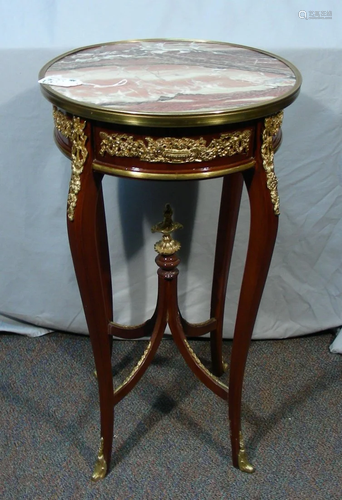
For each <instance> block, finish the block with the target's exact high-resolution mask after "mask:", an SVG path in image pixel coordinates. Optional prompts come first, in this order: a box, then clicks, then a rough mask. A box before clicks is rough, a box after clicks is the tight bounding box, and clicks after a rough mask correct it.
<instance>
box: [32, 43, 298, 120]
mask: <svg viewBox="0 0 342 500" xmlns="http://www.w3.org/2000/svg"><path fill="white" fill-rule="evenodd" d="M295 71H296V70H295V68H294V67H293V66H292V65H291V64H290V63H287V61H283V60H279V59H278V58H277V57H276V56H273V55H270V54H267V53H263V52H261V51H257V50H254V49H250V48H247V47H243V46H235V45H230V44H227V43H217V42H201V41H177V40H143V41H131V42H130V41H128V42H117V43H112V44H105V45H99V46H92V47H86V48H84V49H79V50H77V51H74V52H72V53H69V54H66V55H64V56H61V57H60V58H58V59H56V60H54V61H52V64H51V65H50V66H49V65H47V66H45V70H44V74H43V75H42V74H41V75H40V76H44V77H45V78H48V80H45V81H47V82H48V83H50V85H48V86H49V88H50V89H51V90H52V92H53V94H54V95H57V96H60V98H62V99H63V98H64V99H66V100H71V101H74V102H77V103H80V104H81V105H85V106H95V107H97V108H101V109H103V110H112V111H115V112H124V113H126V112H128V113H137V114H139V113H143V114H163V115H176V114H177V115H178V116H180V115H187V114H191V115H193V114H203V113H213V112H214V113H215V112H216V113H217V112H222V111H223V112H230V111H231V110H241V109H243V108H249V107H255V106H260V105H264V104H267V103H270V102H271V101H274V100H279V99H281V98H283V97H286V96H287V95H290V94H291V93H293V92H294V90H295V88H296V86H297V87H298V74H297V75H296V74H295ZM43 81H44V80H43ZM44 86H47V85H44Z"/></svg>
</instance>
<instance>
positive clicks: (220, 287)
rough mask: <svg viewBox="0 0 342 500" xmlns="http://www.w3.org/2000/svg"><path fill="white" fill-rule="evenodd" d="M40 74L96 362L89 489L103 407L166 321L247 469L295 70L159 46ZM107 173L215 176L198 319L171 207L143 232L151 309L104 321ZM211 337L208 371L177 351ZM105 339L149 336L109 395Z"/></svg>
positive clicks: (106, 425)
mask: <svg viewBox="0 0 342 500" xmlns="http://www.w3.org/2000/svg"><path fill="white" fill-rule="evenodd" d="M39 76H40V83H41V89H42V92H43V94H44V96H45V97H46V98H47V99H48V100H49V101H50V102H52V104H53V105H54V108H53V116H54V123H55V140H56V143H57V145H58V147H59V148H60V149H61V150H62V152H63V153H65V154H66V155H67V156H68V157H69V158H70V159H71V180H70V188H69V195H68V204H67V224H68V234H69V241H70V248H71V252H72V256H73V262H74V267H75V272H76V276H77V280H78V285H79V289H80V293H81V297H82V302H83V307H84V311H85V315H86V320H87V324H88V328H89V334H90V339H91V343H92V348H93V352H94V358H95V366H96V372H97V379H98V386H99V397H100V410H101V437H100V449H99V452H98V458H97V462H96V465H95V471H94V474H93V476H92V478H93V480H98V479H100V478H103V477H104V476H105V475H106V473H107V472H108V470H109V464H110V459H111V453H112V440H113V420H114V406H115V405H116V404H117V403H118V402H119V401H120V400H121V399H122V398H123V397H125V396H126V395H127V394H128V393H129V392H130V391H131V389H132V388H133V387H134V386H135V385H136V384H137V382H138V381H139V379H140V378H141V377H142V375H143V373H144V372H145V370H146V369H147V367H148V366H149V364H150V363H151V361H152V359H153V357H154V355H155V352H156V350H157V348H158V345H159V343H160V341H161V338H162V336H163V333H164V331H165V328H166V326H167V324H168V325H169V327H170V330H171V333H172V335H173V338H174V341H175V343H176V345H177V346H178V348H179V350H180V352H181V354H182V355H183V357H184V359H185V361H186V362H187V364H188V365H189V367H190V368H191V370H192V371H193V372H194V373H195V374H196V375H197V377H198V378H199V379H200V380H201V381H202V382H203V383H204V384H205V385H206V386H207V387H208V388H209V389H211V390H212V391H213V392H214V393H216V394H217V395H218V396H220V397H221V398H222V399H224V400H227V401H228V402H229V419H230V424H231V443H232V458H233V465H234V466H235V467H238V468H240V469H241V470H242V471H245V472H253V471H254V468H253V466H252V465H251V464H250V463H249V462H248V459H247V456H246V451H245V446H244V442H243V437H242V432H241V397H242V386H243V376H244V370H245V364H246V359H247V354H248V348H249V344H250V339H251V336H252V332H253V327H254V323H255V319H256V315H257V311H258V307H259V304H260V300H261V296H262V292H263V288H264V285H265V281H266V277H267V274H268V269H269V265H270V261H271V258H272V253H273V247H274V243H275V239H276V233H277V227H278V216H279V196H278V191H277V178H276V175H275V173H274V165H273V159H274V152H275V151H276V149H277V148H278V147H279V145H280V142H281V123H282V117H283V112H282V110H283V109H284V108H285V107H286V106H288V105H289V104H291V103H292V102H293V101H294V100H295V98H296V97H297V95H298V93H299V89H300V85H301V76H300V73H299V71H298V70H297V69H296V68H295V67H294V66H293V65H292V64H290V63H289V62H287V61H285V60H284V59H282V58H280V57H277V56H275V55H273V54H269V53H267V52H263V51H260V50H256V49H253V48H249V47H244V46H238V45H232V44H227V43H219V42H204V41H182V40H163V39H161V40H135V41H125V42H115V43H108V44H104V45H94V46H90V47H85V48H81V49H77V50H74V51H72V52H69V53H67V54H63V55H61V56H60V57H58V58H56V59H54V60H53V61H50V62H49V63H47V64H46V65H45V66H44V67H43V68H42V70H41V72H40V75H39ZM105 174H107V175H114V176H119V177H128V178H133V179H145V180H148V179H153V180H160V181H168V180H179V181H187V180H190V179H198V180H203V179H209V178H213V177H223V185H222V197H221V207H220V215H219V221H218V231H217V244H216V253H215V264H214V275H213V282H212V294H211V309H210V315H209V317H208V320H207V321H205V322H203V323H197V324H193V323H189V322H187V321H186V319H185V318H183V316H182V314H181V312H180V310H179V307H178V300H177V276H178V269H177V265H178V264H179V262H180V260H179V258H178V256H177V251H178V250H179V248H180V244H179V243H178V241H177V240H175V239H174V238H173V236H172V233H173V232H174V231H175V230H177V229H178V228H179V227H181V225H180V224H179V223H177V222H174V221H173V217H172V209H171V207H170V206H169V205H166V207H165V212H164V218H163V220H162V221H161V222H160V223H158V224H156V225H155V226H153V228H152V231H154V232H160V233H161V234H162V237H161V239H160V241H158V242H157V243H156V244H155V250H156V252H157V257H156V263H157V266H158V299H157V304H156V308H155V312H154V314H153V316H152V317H151V318H150V319H148V320H147V321H146V322H145V323H144V324H142V325H138V326H131V327H126V326H122V325H119V324H117V323H115V322H114V321H113V306H112V285H111V269H110V260H109V251H108V241H107V231H106V219H105V210H104V203H103V195H102V186H101V181H102V178H103V176H104V175H105ZM243 183H245V185H246V187H247V190H248V195H249V201H250V210H251V222H250V236H249V244H248V251H247V257H246V263H245V270H244V275H243V281H242V286H241V292H240V300H239V305H238V312H237V319H236V325H235V331H234V340H233V348H232V354H231V360H230V367H229V370H230V375H229V387H227V386H226V385H225V384H223V383H222V382H221V381H220V378H219V377H220V376H221V375H222V374H223V372H224V371H225V369H226V368H227V365H226V364H225V363H224V362H223V360H222V328H223V313H224V303H225V294H226V286H227V279H228V272H229V267H230V262H231V255H232V249H233V244H234V238H235V230H236V223H237V218H238V212H239V205H240V199H241V190H242V187H243ZM208 310H209V308H208ZM209 332H210V338H211V343H210V345H211V357H212V371H209V370H208V369H207V368H206V367H205V366H204V365H203V364H202V363H201V361H200V360H199V359H198V357H197V356H196V354H195V353H194V351H193V350H192V349H191V347H190V345H189V343H188V340H187V339H188V338H190V337H198V336H201V335H205V334H207V333H209ZM113 336H115V337H119V338H123V339H137V338H141V337H145V336H147V337H149V338H150V341H149V343H148V346H147V348H146V350H145V351H144V353H143V355H142V357H141V359H140V360H139V361H138V363H137V365H136V366H135V368H134V369H133V371H132V372H131V374H130V375H129V376H128V377H127V378H126V379H125V381H124V382H123V383H122V384H121V385H120V386H119V387H117V388H116V389H114V388H113V380H112V365H111V357H112V345H113V342H112V340H113Z"/></svg>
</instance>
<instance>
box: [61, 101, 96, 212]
mask: <svg viewBox="0 0 342 500" xmlns="http://www.w3.org/2000/svg"><path fill="white" fill-rule="evenodd" d="M53 117H54V122H55V127H56V129H57V130H59V132H60V133H61V134H62V135H64V136H65V137H66V138H67V139H69V140H70V141H71V179H70V184H69V194H68V208H67V213H68V219H69V220H70V221H73V220H74V214H75V208H76V204H77V196H78V193H79V192H80V191H81V174H82V172H83V168H84V164H85V161H86V159H87V156H88V151H87V148H86V147H85V143H86V142H87V136H86V135H85V133H84V127H85V125H86V122H85V121H83V122H82V121H81V120H80V118H78V117H77V116H73V117H72V119H71V118H68V117H67V116H65V115H64V114H63V113H62V112H61V111H59V110H58V109H57V108H56V107H54V108H53Z"/></svg>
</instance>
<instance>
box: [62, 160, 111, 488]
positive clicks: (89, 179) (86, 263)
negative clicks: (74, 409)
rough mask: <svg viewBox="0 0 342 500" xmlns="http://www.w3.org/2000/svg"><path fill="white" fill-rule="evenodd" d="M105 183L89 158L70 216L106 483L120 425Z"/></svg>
mask: <svg viewBox="0 0 342 500" xmlns="http://www.w3.org/2000/svg"><path fill="white" fill-rule="evenodd" d="M101 180H102V174H100V175H99V174H97V173H94V172H93V171H92V169H91V158H90V154H89V156H88V158H87V160H86V161H85V165H84V171H83V173H82V174H81V175H80V176H79V181H80V185H81V188H80V191H79V192H78V195H77V196H76V206H74V211H73V220H71V218H70V217H69V216H68V233H69V242H70V248H71V253H72V257H73V261H74V267H75V272H76V276H77V281H78V285H79V289H80V293H81V297H82V302H83V307H84V311H85V316H86V320H87V324H88V329H89V335H90V339H91V344H92V348H93V352H94V358H95V365H96V371H97V379H98V385H99V396H100V411H101V440H100V450H99V453H98V460H97V463H96V466H95V472H94V474H93V477H92V479H93V480H98V479H101V478H102V477H104V476H105V475H106V472H107V470H108V468H109V463H110V458H111V451H112V440H113V420H114V402H113V380H112V367H111V339H110V337H109V335H108V323H109V321H111V319H112V293H111V284H110V266H109V256H108V245H107V236H106V225H105V224H106V223H105V218H104V209H103V198H102V187H101ZM68 215H69V212H68Z"/></svg>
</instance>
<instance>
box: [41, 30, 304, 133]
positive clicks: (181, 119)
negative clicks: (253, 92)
mask: <svg viewBox="0 0 342 500" xmlns="http://www.w3.org/2000/svg"><path fill="white" fill-rule="evenodd" d="M154 41H156V42H157V41H159V42H161V41H170V42H177V41H178V42H180V41H184V42H197V43H207V44H208V43H212V44H221V45H229V46H231V47H239V48H243V49H248V50H253V51H254V52H258V53H260V54H265V55H268V56H270V57H273V58H275V59H277V60H278V61H281V62H283V63H284V64H285V65H286V66H288V67H289V68H290V69H291V71H292V72H293V74H294V76H295V78H296V82H295V85H294V86H293V89H291V90H289V91H288V92H286V93H285V94H284V95H282V96H281V97H278V98H275V99H272V100H270V101H269V102H267V103H264V104H258V105H254V106H248V107H246V108H242V109H232V110H229V111H228V110H227V111H211V112H210V111H209V112H202V113H192V112H189V113H183V114H181V115H180V114H163V113H135V112H128V111H114V110H111V109H106V108H102V107H98V106H92V105H89V104H84V103H81V102H78V101H75V100H73V99H69V98H68V97H63V96H61V95H60V94H59V93H58V92H56V91H55V90H53V89H52V88H51V87H50V85H44V84H41V90H42V93H43V95H44V96H45V97H46V98H47V99H48V100H49V101H50V102H51V103H52V104H54V105H55V106H58V107H60V108H61V109H63V110H65V111H67V112H68V113H71V114H73V115H76V116H81V117H83V118H88V119H92V120H99V121H102V122H111V123H118V124H125V125H133V126H149V127H176V128H181V127H189V126H193V127H200V126H206V125H210V126H212V125H223V124H228V123H237V122H242V121H249V120H254V119H257V118H262V117H265V116H269V115H272V114H274V113H277V112H278V111H280V110H281V109H284V108H286V107H287V106H289V105H290V104H291V103H292V102H293V101H294V100H295V99H296V98H297V96H298V94H299V91H300V86H301V84H302V77H301V74H300V72H299V70H298V69H297V68H296V67H295V66H294V65H293V64H292V63H290V62H289V61H287V60H286V59H284V58H282V57H279V56H277V55H275V54H272V53H271V52H267V51H265V50H259V49H256V48H254V47H249V46H247V45H239V44H234V43H227V42H215V41H206V40H186V39H171V38H169V39H163V38H152V39H142V40H139V39H137V40H122V41H117V42H108V43H99V44H95V45H88V46H85V47H80V48H78V49H74V50H71V51H68V52H65V53H64V54H61V55H59V56H58V57H55V58H54V59H52V60H51V61H49V62H48V63H46V64H45V65H44V66H43V68H42V69H41V70H40V72H39V79H41V78H44V76H45V73H46V71H47V70H48V69H49V67H50V66H52V65H53V64H54V63H56V62H57V61H59V60H60V59H63V58H64V57H66V56H68V55H71V54H73V53H75V52H80V51H82V50H87V49H90V48H95V47H101V46H103V45H115V44H120V43H128V42H129V43H135V42H154Z"/></svg>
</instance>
